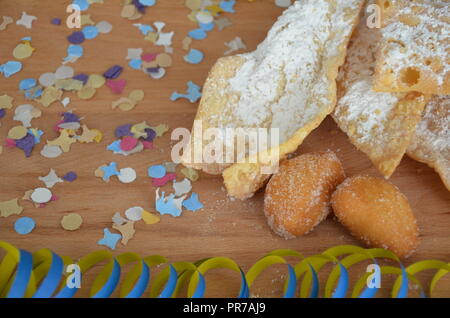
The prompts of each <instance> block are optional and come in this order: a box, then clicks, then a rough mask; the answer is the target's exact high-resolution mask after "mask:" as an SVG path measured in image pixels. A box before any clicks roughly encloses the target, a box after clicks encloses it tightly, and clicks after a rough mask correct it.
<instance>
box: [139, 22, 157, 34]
mask: <svg viewBox="0 0 450 318" xmlns="http://www.w3.org/2000/svg"><path fill="white" fill-rule="evenodd" d="M136 26H137V27H138V28H139V31H141V33H142V34H143V35H147V34H149V33H150V32H153V31H154V29H153V28H152V26H151V25H148V24H136Z"/></svg>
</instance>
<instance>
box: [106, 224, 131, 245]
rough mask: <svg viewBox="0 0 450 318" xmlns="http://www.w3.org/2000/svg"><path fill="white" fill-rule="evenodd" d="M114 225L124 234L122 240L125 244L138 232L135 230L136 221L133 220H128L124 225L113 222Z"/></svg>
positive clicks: (114, 227)
mask: <svg viewBox="0 0 450 318" xmlns="http://www.w3.org/2000/svg"><path fill="white" fill-rule="evenodd" d="M112 227H113V229H115V230H117V231H119V232H120V234H121V235H122V240H121V241H120V242H121V243H122V244H123V245H127V244H128V241H129V240H130V239H132V238H133V236H134V234H135V233H136V231H135V230H134V222H132V221H129V222H126V223H125V224H122V225H118V224H113V226H112Z"/></svg>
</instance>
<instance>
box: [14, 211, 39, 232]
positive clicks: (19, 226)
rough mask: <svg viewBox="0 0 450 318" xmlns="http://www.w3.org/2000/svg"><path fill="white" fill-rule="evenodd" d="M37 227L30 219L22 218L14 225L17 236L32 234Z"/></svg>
mask: <svg viewBox="0 0 450 318" xmlns="http://www.w3.org/2000/svg"><path fill="white" fill-rule="evenodd" d="M35 226H36V222H35V221H34V220H33V219H32V218H30V217H28V216H25V217H22V218H20V219H17V221H16V222H15V223H14V230H15V231H16V233H17V234H21V235H26V234H30V233H31V232H32V231H33V230H34V228H35Z"/></svg>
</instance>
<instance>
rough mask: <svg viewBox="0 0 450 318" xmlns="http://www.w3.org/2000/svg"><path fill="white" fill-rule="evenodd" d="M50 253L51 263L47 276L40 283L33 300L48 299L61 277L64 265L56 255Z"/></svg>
mask: <svg viewBox="0 0 450 318" xmlns="http://www.w3.org/2000/svg"><path fill="white" fill-rule="evenodd" d="M51 253H52V263H51V265H50V269H49V270H48V273H47V276H46V277H45V278H44V280H43V281H42V283H41V285H40V286H39V288H38V290H37V291H36V293H35V294H34V295H33V298H50V297H52V295H53V293H54V292H55V290H56V289H57V288H58V285H59V282H60V281H61V277H62V275H63V270H64V263H63V261H62V259H61V257H59V256H58V255H56V254H55V253H53V252H51Z"/></svg>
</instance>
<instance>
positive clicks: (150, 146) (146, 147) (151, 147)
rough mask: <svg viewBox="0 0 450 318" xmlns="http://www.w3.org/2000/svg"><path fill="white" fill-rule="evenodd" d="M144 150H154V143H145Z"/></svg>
mask: <svg viewBox="0 0 450 318" xmlns="http://www.w3.org/2000/svg"><path fill="white" fill-rule="evenodd" d="M142 144H143V145H144V149H153V142H151V141H143V142H142Z"/></svg>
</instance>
